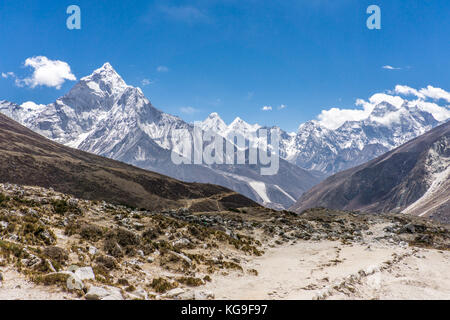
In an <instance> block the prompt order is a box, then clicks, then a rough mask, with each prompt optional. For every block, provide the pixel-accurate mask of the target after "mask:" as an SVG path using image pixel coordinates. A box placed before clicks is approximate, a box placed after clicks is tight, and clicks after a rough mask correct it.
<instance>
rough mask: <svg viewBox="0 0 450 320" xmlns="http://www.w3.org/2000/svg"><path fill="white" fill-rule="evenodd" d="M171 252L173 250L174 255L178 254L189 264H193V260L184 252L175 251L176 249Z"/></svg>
mask: <svg viewBox="0 0 450 320" xmlns="http://www.w3.org/2000/svg"><path fill="white" fill-rule="evenodd" d="M170 252H171V253H172V254H173V255H175V256H177V257H178V258H181V259H183V260H184V261H186V262H187V263H188V264H189V265H191V264H192V260H191V259H189V258H188V257H186V256H185V255H184V254H182V253H177V252H174V251H170Z"/></svg>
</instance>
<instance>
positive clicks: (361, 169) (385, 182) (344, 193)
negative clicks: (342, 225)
mask: <svg viewBox="0 0 450 320" xmlns="http://www.w3.org/2000/svg"><path fill="white" fill-rule="evenodd" d="M315 207H327V208H332V209H344V210H359V211H364V212H371V213H386V212H397V213H401V212H402V213H408V214H412V215H418V216H421V217H431V218H434V219H436V220H440V221H442V222H446V223H449V222H450V122H447V123H445V124H443V125H440V126H438V127H436V128H434V129H432V130H431V131H429V132H427V133H425V134H423V135H421V136H419V137H417V138H415V139H413V140H411V141H409V142H407V143H405V144H403V145H402V146H400V147H398V148H396V149H394V150H392V151H390V152H388V153H386V154H384V155H382V156H380V157H378V158H376V159H374V160H372V161H369V162H368V163H365V164H363V165H360V166H357V167H355V168H352V169H349V170H346V171H342V172H339V173H337V174H335V175H333V176H331V177H329V178H327V179H326V180H324V181H323V182H322V183H320V184H318V185H317V186H315V187H313V188H312V189H311V190H309V191H308V192H306V193H304V194H303V195H302V196H301V198H300V199H299V200H298V202H297V203H296V204H295V205H294V206H293V207H292V208H291V209H292V210H294V211H296V212H298V213H301V212H303V211H304V210H306V209H308V208H315Z"/></svg>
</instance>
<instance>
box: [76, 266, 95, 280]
mask: <svg viewBox="0 0 450 320" xmlns="http://www.w3.org/2000/svg"><path fill="white" fill-rule="evenodd" d="M75 275H76V276H77V277H78V278H79V279H80V280H82V281H84V280H95V274H94V271H93V270H92V268H91V267H83V268H78V269H77V270H75Z"/></svg>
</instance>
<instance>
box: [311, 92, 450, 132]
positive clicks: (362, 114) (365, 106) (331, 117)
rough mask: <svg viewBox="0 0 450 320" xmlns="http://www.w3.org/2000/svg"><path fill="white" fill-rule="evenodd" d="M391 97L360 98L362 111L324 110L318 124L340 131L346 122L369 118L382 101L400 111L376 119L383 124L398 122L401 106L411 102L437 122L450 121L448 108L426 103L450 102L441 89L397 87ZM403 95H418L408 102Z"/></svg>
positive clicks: (383, 94)
mask: <svg viewBox="0 0 450 320" xmlns="http://www.w3.org/2000/svg"><path fill="white" fill-rule="evenodd" d="M389 92H390V93H391V94H386V93H376V94H374V95H372V96H371V97H370V98H369V99H368V101H366V100H363V99H357V100H356V102H355V106H357V107H359V108H355V109H340V108H331V109H328V110H322V111H321V113H320V114H319V115H318V116H317V118H318V120H319V123H320V124H321V125H323V126H324V127H326V128H329V129H332V130H334V129H337V128H339V127H340V126H341V125H343V124H344V123H345V122H346V121H359V120H364V119H367V118H368V117H369V116H370V114H371V113H372V111H373V109H374V108H375V107H376V106H377V105H378V104H379V103H381V102H384V101H385V102H388V103H390V104H391V105H393V106H394V107H395V108H396V109H398V111H395V112H391V113H390V114H388V115H387V116H386V117H383V118H375V117H374V118H373V120H376V121H378V122H381V123H391V122H393V121H398V119H399V117H400V115H401V114H402V112H404V109H402V106H403V105H404V104H405V103H408V105H410V106H417V107H418V108H419V109H421V110H423V111H426V112H429V113H431V114H432V115H433V117H434V118H435V119H436V120H438V121H444V120H446V119H449V118H450V109H449V107H448V106H447V107H445V106H440V105H438V104H436V103H433V102H429V101H426V100H427V99H433V100H439V99H443V100H446V101H450V93H449V92H447V91H445V90H443V89H441V88H434V87H432V86H427V87H426V88H423V89H420V90H416V89H414V88H411V87H408V86H404V85H397V86H395V89H394V90H393V91H389ZM399 95H402V96H415V97H417V98H416V100H406V99H404V98H402V97H400V96H399Z"/></svg>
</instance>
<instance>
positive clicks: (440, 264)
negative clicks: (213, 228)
mask: <svg viewBox="0 0 450 320" xmlns="http://www.w3.org/2000/svg"><path fill="white" fill-rule="evenodd" d="M417 250H418V249H412V248H401V247H398V246H397V247H393V246H389V245H381V244H379V245H377V246H374V245H371V247H368V246H367V245H356V244H355V245H342V244H341V243H340V242H330V241H321V242H310V241H308V242H306V241H305V242H298V243H296V244H294V245H287V246H282V247H278V248H271V249H269V250H267V251H266V254H265V255H263V256H262V257H257V258H254V259H251V260H250V261H248V262H247V263H245V267H244V269H245V270H249V269H256V270H257V271H258V276H254V275H251V274H249V273H248V272H247V273H244V274H242V273H240V274H234V275H233V276H230V275H228V276H218V277H215V279H214V280H213V282H211V283H210V284H208V285H207V286H206V287H207V289H209V290H211V291H213V292H214V293H215V294H216V299H313V298H315V299H317V298H327V299H360V298H363V299H397V298H407V299H413V298H416V299H450V273H449V271H448V270H450V268H449V267H450V255H449V252H442V253H441V252H438V251H436V250H424V249H419V250H418V251H417ZM386 262H387V263H386Z"/></svg>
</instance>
